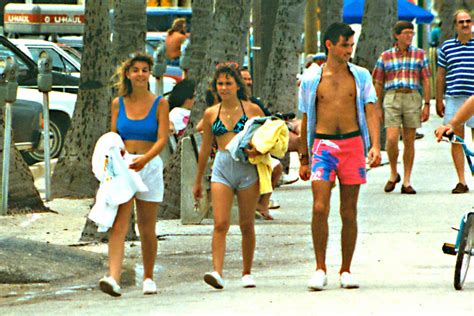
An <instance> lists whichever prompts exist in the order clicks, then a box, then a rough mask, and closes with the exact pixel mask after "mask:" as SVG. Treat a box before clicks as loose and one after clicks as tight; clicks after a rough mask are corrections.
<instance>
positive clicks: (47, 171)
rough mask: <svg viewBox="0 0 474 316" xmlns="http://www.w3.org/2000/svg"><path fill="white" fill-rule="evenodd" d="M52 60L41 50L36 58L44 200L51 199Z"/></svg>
mask: <svg viewBox="0 0 474 316" xmlns="http://www.w3.org/2000/svg"><path fill="white" fill-rule="evenodd" d="M51 70H52V60H51V57H49V56H48V54H47V53H46V52H45V51H43V52H41V53H40V55H39V59H38V90H39V91H40V92H42V93H43V122H44V128H43V141H44V143H43V148H44V149H43V150H44V151H43V156H44V188H45V199H46V201H50V200H51V161H50V148H49V146H50V145H49V143H50V141H49V138H50V137H49V92H50V91H51V88H52V86H53V75H52V73H51Z"/></svg>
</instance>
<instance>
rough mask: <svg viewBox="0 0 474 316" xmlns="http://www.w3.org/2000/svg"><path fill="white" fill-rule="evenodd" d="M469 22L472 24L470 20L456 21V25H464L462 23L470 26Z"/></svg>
mask: <svg viewBox="0 0 474 316" xmlns="http://www.w3.org/2000/svg"><path fill="white" fill-rule="evenodd" d="M471 22H472V20H471V19H467V20H459V21H458V24H459V25H461V24H464V23H466V24H470V23H471Z"/></svg>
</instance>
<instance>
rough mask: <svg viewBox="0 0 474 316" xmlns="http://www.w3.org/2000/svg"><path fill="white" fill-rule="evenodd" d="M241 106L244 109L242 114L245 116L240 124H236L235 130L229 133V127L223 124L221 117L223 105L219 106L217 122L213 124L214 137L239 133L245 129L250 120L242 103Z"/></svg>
mask: <svg viewBox="0 0 474 316" xmlns="http://www.w3.org/2000/svg"><path fill="white" fill-rule="evenodd" d="M240 106H241V107H242V112H244V114H242V116H241V117H240V119H239V120H238V122H237V123H235V126H234V128H233V129H231V130H230V131H229V130H227V127H225V125H224V123H222V121H221V118H220V117H219V116H220V114H221V107H222V105H219V112H218V113H217V117H216V120H215V121H214V123H212V133H213V134H214V135H216V136H221V135H224V134H225V133H228V132H234V133H238V132H240V131H242V130H243V129H244V126H245V123H246V122H247V120H248V119H249V118H248V117H247V114H245V110H244V106H243V105H242V101H240Z"/></svg>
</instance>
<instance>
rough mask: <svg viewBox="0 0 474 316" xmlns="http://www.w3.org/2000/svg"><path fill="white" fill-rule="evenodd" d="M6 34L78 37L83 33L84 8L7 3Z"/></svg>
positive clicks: (81, 6) (78, 6)
mask: <svg viewBox="0 0 474 316" xmlns="http://www.w3.org/2000/svg"><path fill="white" fill-rule="evenodd" d="M4 31H5V33H7V34H18V35H21V34H34V35H40V34H41V35H42V34H44V35H49V34H62V35H66V34H68V35H79V34H82V33H83V32H84V6H83V5H71V4H24V3H9V4H7V5H6V6H5V12H4Z"/></svg>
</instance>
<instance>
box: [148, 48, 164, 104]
mask: <svg viewBox="0 0 474 316" xmlns="http://www.w3.org/2000/svg"><path fill="white" fill-rule="evenodd" d="M165 52H166V46H165V45H164V44H160V45H159V46H158V47H157V48H156V50H155V52H154V53H153V68H152V70H151V74H152V75H153V77H155V79H156V85H155V94H156V95H157V96H162V95H163V75H164V73H165V72H166V56H165Z"/></svg>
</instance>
